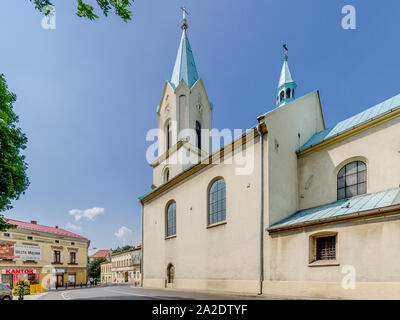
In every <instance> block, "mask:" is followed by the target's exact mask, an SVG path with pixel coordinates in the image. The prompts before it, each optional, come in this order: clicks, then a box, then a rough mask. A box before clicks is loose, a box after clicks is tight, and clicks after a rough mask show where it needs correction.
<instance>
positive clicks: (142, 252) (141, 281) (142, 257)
mask: <svg viewBox="0 0 400 320" xmlns="http://www.w3.org/2000/svg"><path fill="white" fill-rule="evenodd" d="M143 213H144V204H143V203H142V247H141V248H140V251H141V253H140V286H141V287H142V288H143V274H144V269H143V260H144V242H143V239H144V235H143V231H144V227H143V222H144V215H143Z"/></svg>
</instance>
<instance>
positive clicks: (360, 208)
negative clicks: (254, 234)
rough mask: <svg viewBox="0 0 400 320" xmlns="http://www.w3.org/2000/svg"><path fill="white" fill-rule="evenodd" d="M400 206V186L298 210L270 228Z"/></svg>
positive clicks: (321, 220)
mask: <svg viewBox="0 0 400 320" xmlns="http://www.w3.org/2000/svg"><path fill="white" fill-rule="evenodd" d="M396 205H399V206H400V188H396V189H391V190H387V191H382V192H377V193H371V194H363V195H360V196H356V197H353V198H349V199H343V200H339V201H336V202H333V203H330V204H326V205H323V206H319V207H315V208H310V209H305V210H301V211H297V212H296V213H294V214H292V215H290V216H289V217H287V218H285V219H283V220H281V221H279V222H277V223H275V224H274V225H272V226H271V227H270V228H269V229H268V230H271V231H273V230H274V229H280V228H285V227H292V226H297V225H302V224H307V223H309V222H321V223H322V222H323V221H324V220H330V219H334V218H339V217H345V216H351V215H355V214H362V213H363V212H368V211H372V210H374V211H375V210H380V209H385V208H388V207H392V206H396Z"/></svg>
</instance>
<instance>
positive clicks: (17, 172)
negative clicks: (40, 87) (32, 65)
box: [0, 74, 29, 231]
mask: <svg viewBox="0 0 400 320" xmlns="http://www.w3.org/2000/svg"><path fill="white" fill-rule="evenodd" d="M15 101H16V96H15V94H14V93H11V92H9V91H8V87H7V83H6V80H5V78H4V75H3V74H1V75H0V212H1V211H5V210H8V209H11V208H12V206H11V200H18V199H19V197H20V195H21V194H23V193H24V192H25V190H26V188H27V187H28V185H29V180H28V177H27V176H26V169H27V164H26V163H25V156H23V155H21V154H20V152H21V150H24V149H25V148H26V143H27V138H26V136H25V134H23V133H22V132H21V129H20V128H18V127H17V126H16V124H17V123H18V116H17V115H16V114H15V113H14V111H13V103H14V102H15ZM2 218H3V215H1V214H0V231H6V230H8V229H12V228H13V226H11V225H10V224H7V223H6V222H5V221H4V220H3V219H2Z"/></svg>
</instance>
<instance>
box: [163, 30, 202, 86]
mask: <svg viewBox="0 0 400 320" xmlns="http://www.w3.org/2000/svg"><path fill="white" fill-rule="evenodd" d="M182 80H183V81H185V83H186V84H187V86H188V87H189V88H192V87H193V85H194V84H195V83H196V81H197V80H199V75H198V73H197V69H196V63H195V62H194V57H193V52H192V48H191V47H190V43H189V39H188V38H187V36H186V30H183V33H182V38H181V43H180V45H179V49H178V55H177V57H176V61H175V66H174V71H173V73H172V77H171V82H170V83H172V84H173V85H174V87H175V88H176V87H178V85H179V83H180V82H181V81H182Z"/></svg>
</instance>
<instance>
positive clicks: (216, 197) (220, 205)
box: [208, 179, 226, 224]
mask: <svg viewBox="0 0 400 320" xmlns="http://www.w3.org/2000/svg"><path fill="white" fill-rule="evenodd" d="M225 219H226V186H225V181H224V179H218V180H216V181H214V182H213V183H212V185H211V187H210V189H209V191H208V224H214V223H217V222H221V221H225Z"/></svg>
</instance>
